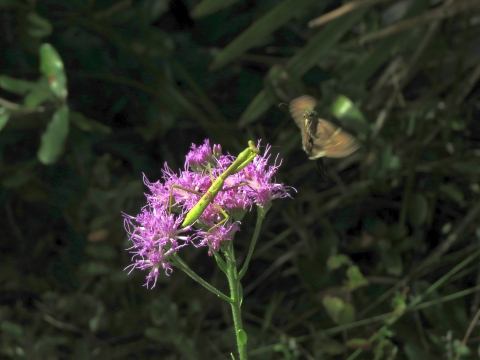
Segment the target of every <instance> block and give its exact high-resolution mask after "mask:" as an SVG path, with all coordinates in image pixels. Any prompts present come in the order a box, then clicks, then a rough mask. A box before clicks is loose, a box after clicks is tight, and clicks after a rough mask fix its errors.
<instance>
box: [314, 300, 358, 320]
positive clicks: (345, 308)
mask: <svg viewBox="0 0 480 360" xmlns="http://www.w3.org/2000/svg"><path fill="white" fill-rule="evenodd" d="M322 303H323V305H324V306H325V309H326V310H327V313H328V315H330V317H331V318H332V320H333V321H334V322H335V323H337V324H340V325H343V324H348V323H350V322H352V321H353V320H354V319H355V310H354V308H353V306H352V305H351V304H347V303H345V302H344V301H343V300H342V299H340V298H338V297H335V296H330V295H326V296H324V297H323V299H322Z"/></svg>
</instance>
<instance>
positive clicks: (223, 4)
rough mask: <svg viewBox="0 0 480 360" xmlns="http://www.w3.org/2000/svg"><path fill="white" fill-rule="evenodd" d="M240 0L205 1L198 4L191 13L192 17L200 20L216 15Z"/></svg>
mask: <svg viewBox="0 0 480 360" xmlns="http://www.w3.org/2000/svg"><path fill="white" fill-rule="evenodd" d="M238 1H239V0H203V1H201V2H200V3H198V4H197V5H196V6H195V7H194V8H193V10H192V12H191V13H190V16H191V17H192V18H194V19H200V18H202V17H205V16H208V15H212V14H215V13H216V12H218V11H220V10H222V9H225V8H227V7H229V6H231V5H233V4H235V3H236V2H238Z"/></svg>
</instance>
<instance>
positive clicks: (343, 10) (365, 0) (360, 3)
mask: <svg viewBox="0 0 480 360" xmlns="http://www.w3.org/2000/svg"><path fill="white" fill-rule="evenodd" d="M384 1H387V0H356V1H351V2H349V3H346V4H345V5H343V6H341V7H339V8H338V9H335V10H333V11H330V12H329V13H326V14H324V15H322V16H319V17H318V18H316V19H314V20H311V21H309V23H308V27H316V26H320V25H324V24H326V23H327V22H329V21H332V20H335V19H336V18H339V17H340V16H343V15H345V14H348V13H349V12H352V11H354V10H357V9H360V8H362V7H365V6H371V5H375V4H377V3H381V2H384Z"/></svg>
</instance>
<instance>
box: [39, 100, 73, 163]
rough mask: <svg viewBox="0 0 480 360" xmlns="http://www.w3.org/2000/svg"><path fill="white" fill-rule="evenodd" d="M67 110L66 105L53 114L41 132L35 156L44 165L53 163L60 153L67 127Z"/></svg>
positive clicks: (63, 145) (62, 148) (65, 137)
mask: <svg viewBox="0 0 480 360" xmlns="http://www.w3.org/2000/svg"><path fill="white" fill-rule="evenodd" d="M68 118H69V110H68V106H67V105H63V106H62V107H61V108H59V109H58V110H57V111H56V112H55V114H53V117H52V120H51V121H50V123H49V124H48V126H47V129H46V130H45V132H44V133H43V134H42V139H41V144H40V149H38V153H37V157H38V159H39V160H40V162H42V163H43V164H45V165H50V164H53V163H55V162H56V161H57V160H58V158H59V157H60V155H62V153H63V150H64V147H65V142H66V140H67V136H68V129H69V119H68Z"/></svg>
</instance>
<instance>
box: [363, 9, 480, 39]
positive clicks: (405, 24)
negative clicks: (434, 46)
mask: <svg viewBox="0 0 480 360" xmlns="http://www.w3.org/2000/svg"><path fill="white" fill-rule="evenodd" d="M477 6H480V1H479V0H464V1H462V2H456V3H455V5H453V4H452V5H448V6H441V7H439V8H437V9H433V10H430V11H426V12H424V13H423V14H422V15H419V16H414V17H411V18H408V19H405V20H402V21H399V22H397V23H395V24H393V25H390V26H388V27H386V28H384V29H382V30H379V31H376V32H374V33H372V34H367V35H365V36H363V37H362V38H361V39H360V43H361V44H362V45H364V44H366V43H368V42H372V41H376V40H380V39H383V38H385V37H388V36H391V35H394V34H397V33H399V32H402V31H406V30H410V29H412V28H414V27H417V26H421V25H424V24H427V23H429V22H432V21H438V20H442V19H445V18H448V17H452V16H455V15H457V14H459V13H461V12H463V11H467V10H469V9H472V8H475V7H477Z"/></svg>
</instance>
